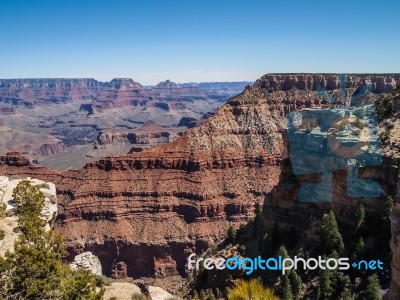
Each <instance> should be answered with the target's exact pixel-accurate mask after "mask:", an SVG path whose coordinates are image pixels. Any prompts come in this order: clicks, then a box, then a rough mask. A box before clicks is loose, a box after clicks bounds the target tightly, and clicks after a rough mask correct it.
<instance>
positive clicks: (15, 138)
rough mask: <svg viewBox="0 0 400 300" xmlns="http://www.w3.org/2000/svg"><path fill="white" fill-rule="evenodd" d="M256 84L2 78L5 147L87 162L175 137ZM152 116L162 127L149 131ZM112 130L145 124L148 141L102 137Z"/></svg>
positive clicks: (63, 163) (53, 161) (48, 160)
mask: <svg viewBox="0 0 400 300" xmlns="http://www.w3.org/2000/svg"><path fill="white" fill-rule="evenodd" d="M249 83H250V82H224V83H217V84H209V83H190V84H177V83H174V82H171V81H170V80H166V81H165V82H160V83H159V84H157V85H155V86H143V85H141V84H140V83H138V82H135V81H133V80H132V79H128V78H117V79H113V80H111V81H110V82H100V81H97V80H94V79H87V78H82V79H66V78H59V79H9V80H3V79H0V132H1V135H0V151H1V152H7V151H18V152H20V153H23V154H24V155H25V156H26V157H27V158H28V159H29V160H31V161H32V162H34V163H36V164H39V165H41V166H47V167H50V168H56V169H70V168H80V167H83V166H84V165H85V163H87V162H89V161H91V160H94V159H100V158H102V157H105V156H109V155H118V154H127V153H129V152H130V151H132V149H133V148H134V149H136V148H146V147H153V146H157V145H160V144H162V143H165V142H168V141H172V140H173V139H174V138H176V137H177V136H179V134H181V133H182V132H183V131H185V130H187V128H189V127H193V126H195V125H196V124H198V123H201V122H202V121H204V120H205V118H206V117H207V116H208V115H209V114H212V113H213V111H214V110H215V109H216V108H217V107H219V106H220V105H222V104H223V103H224V102H225V101H226V100H227V99H228V98H229V97H231V96H233V95H235V94H238V93H240V92H241V91H242V90H243V88H244V87H245V85H247V84H249ZM149 122H150V123H155V124H156V125H159V126H158V127H156V126H153V128H152V130H151V132H149V133H144V132H145V131H147V130H148V126H145V125H146V124H147V123H149ZM157 128H158V129H159V132H158V133H156V132H154V130H155V129H157ZM111 131H112V132H115V134H116V136H119V135H121V134H122V135H125V136H127V135H130V136H134V135H136V131H138V132H140V133H138V135H140V136H141V138H140V139H141V140H140V141H138V142H137V143H135V140H130V139H126V138H125V139H119V138H117V137H116V138H115V139H114V142H113V143H108V144H107V145H105V144H101V140H102V139H103V137H104V136H105V135H107V136H109V134H110V132H111ZM146 134H147V135H149V136H148V137H146V136H145V135H146ZM154 135H159V136H160V138H155V137H152V136H154ZM166 135H167V136H168V137H166ZM161 136H162V137H161ZM133 151H135V150H133Z"/></svg>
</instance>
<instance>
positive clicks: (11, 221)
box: [0, 153, 58, 256]
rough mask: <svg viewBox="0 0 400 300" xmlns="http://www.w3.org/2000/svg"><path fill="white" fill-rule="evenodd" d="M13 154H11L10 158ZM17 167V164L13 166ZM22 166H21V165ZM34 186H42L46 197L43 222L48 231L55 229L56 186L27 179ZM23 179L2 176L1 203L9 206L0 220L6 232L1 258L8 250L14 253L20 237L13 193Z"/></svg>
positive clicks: (0, 247) (0, 178)
mask: <svg viewBox="0 0 400 300" xmlns="http://www.w3.org/2000/svg"><path fill="white" fill-rule="evenodd" d="M10 155H11V154H10V153H9V156H10ZM12 166H15V164H12ZM20 166H21V165H20ZM26 180H29V181H30V182H31V184H33V185H40V186H41V188H40V191H41V192H42V193H43V194H44V196H45V205H44V207H43V209H42V211H41V213H40V216H41V218H42V219H43V220H46V229H47V230H50V228H52V227H53V225H54V222H55V219H56V216H57V212H58V209H57V203H56V200H57V195H56V188H55V185H54V184H53V183H51V182H44V181H42V180H38V179H31V178H29V177H28V178H26ZM20 181H21V179H10V178H8V177H7V176H0V203H5V204H6V205H7V209H6V217H5V218H4V219H2V220H0V225H1V226H0V228H1V229H2V230H4V231H5V238H4V240H2V241H0V256H2V255H4V254H5V252H6V251H7V250H9V251H12V249H13V248H14V241H15V240H16V239H17V237H18V234H19V233H18V231H17V230H15V229H16V228H17V226H18V224H17V221H18V215H16V214H15V208H14V206H13V203H12V193H13V190H14V188H15V187H16V186H17V185H18V183H19V182H20Z"/></svg>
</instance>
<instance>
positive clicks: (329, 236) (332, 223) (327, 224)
mask: <svg viewBox="0 0 400 300" xmlns="http://www.w3.org/2000/svg"><path fill="white" fill-rule="evenodd" d="M320 240H321V244H322V245H321V246H322V249H323V251H324V253H325V254H327V255H329V254H331V253H332V251H337V252H338V253H343V252H344V243H343V239H342V236H341V235H340V232H339V226H338V224H337V222H336V218H335V215H334V213H333V211H330V212H329V214H325V215H324V216H323V217H322V224H321V239H320Z"/></svg>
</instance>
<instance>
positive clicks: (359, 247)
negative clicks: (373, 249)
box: [354, 237, 365, 259]
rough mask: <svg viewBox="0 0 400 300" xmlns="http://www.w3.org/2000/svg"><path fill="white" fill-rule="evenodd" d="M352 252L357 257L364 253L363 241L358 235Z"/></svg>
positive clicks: (361, 256)
mask: <svg viewBox="0 0 400 300" xmlns="http://www.w3.org/2000/svg"><path fill="white" fill-rule="evenodd" d="M354 252H355V255H356V257H357V258H359V259H360V258H363V256H364V254H365V242H364V239H363V238H362V237H360V238H359V239H358V241H357V244H356V246H355V248H354Z"/></svg>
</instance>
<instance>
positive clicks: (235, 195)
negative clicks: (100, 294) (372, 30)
mask: <svg viewBox="0 0 400 300" xmlns="http://www.w3.org/2000/svg"><path fill="white" fill-rule="evenodd" d="M112 84H113V85H115V86H118V85H119V84H121V85H122V84H126V83H124V82H123V81H121V82H119V83H118V82H114V83H112ZM341 84H343V81H342V79H341V77H340V76H337V75H332V74H267V75H264V76H263V77H261V78H260V79H259V80H257V81H256V82H255V83H254V85H252V86H246V87H245V89H244V91H243V92H242V93H240V94H239V95H237V96H234V97H232V98H230V99H229V100H228V102H227V103H226V104H225V105H222V106H221V107H219V108H217V109H216V111H215V113H213V114H210V115H208V116H207V117H208V119H207V120H206V121H204V122H199V124H194V127H193V128H191V129H189V130H187V131H181V132H179V133H176V132H175V136H173V134H172V133H169V134H166V133H164V134H154V132H151V127H153V126H156V125H155V124H154V123H152V122H150V123H147V124H144V125H146V126H147V128H148V129H147V130H145V131H144V132H145V133H142V134H138V133H137V132H135V133H132V132H130V131H126V132H122V131H121V132H118V131H112V132H110V133H107V132H104V133H102V135H100V138H99V142H98V144H99V145H106V144H112V143H114V142H116V141H119V142H126V140H128V141H129V139H135V140H136V141H137V140H138V139H140V140H142V141H143V140H146V139H150V138H152V139H155V140H158V141H159V142H160V143H164V142H166V143H165V144H162V145H161V146H158V147H152V148H146V147H144V148H143V147H141V148H140V150H138V151H135V150H133V151H131V152H132V153H130V154H126V155H113V156H109V157H105V158H101V159H98V160H92V161H88V162H87V163H86V164H85V166H84V167H83V168H81V169H71V170H67V171H59V170H53V169H50V168H46V167H43V166H37V165H32V164H29V160H27V159H26V158H24V157H23V156H22V155H21V154H19V153H16V152H10V153H8V154H7V155H3V156H2V157H1V158H0V173H1V174H4V175H7V176H9V177H22V176H31V177H35V178H39V179H42V180H45V181H51V182H53V183H54V184H55V185H56V187H57V199H58V206H59V208H58V218H57V221H56V229H57V230H58V231H59V232H60V233H61V234H62V236H63V237H64V243H65V246H66V248H67V251H68V257H67V258H66V259H67V260H73V258H74V257H75V256H76V255H78V254H81V253H83V252H86V251H90V252H92V253H93V254H95V255H96V256H97V257H99V259H100V261H101V264H102V269H103V272H104V273H105V274H106V275H111V274H118V271H119V270H120V269H121V266H123V269H124V273H126V275H128V276H131V277H135V278H138V277H150V276H154V277H161V278H162V277H167V276H172V275H176V274H180V275H185V274H186V269H185V268H186V258H187V256H188V255H189V254H190V253H192V252H196V253H201V252H203V251H205V250H206V249H207V248H209V247H210V246H212V245H214V244H215V243H218V242H220V241H222V240H223V239H224V238H225V237H226V233H227V230H228V227H229V226H233V227H235V228H238V227H240V226H241V225H244V224H246V223H247V222H248V221H249V220H251V219H252V218H253V217H254V216H255V210H256V208H257V207H263V212H264V214H265V215H266V219H267V220H268V224H267V226H271V227H272V226H273V224H274V223H275V222H276V221H279V225H280V226H281V227H282V229H283V230H289V229H291V228H294V229H295V230H296V233H297V234H298V236H299V237H300V238H301V239H304V240H307V241H309V242H310V243H311V242H312V241H313V240H315V231H316V230H317V229H316V227H317V226H316V224H317V223H318V220H319V219H320V217H321V215H322V213H324V212H326V211H328V210H330V209H332V210H333V211H334V212H335V214H336V216H337V218H338V219H339V221H340V222H342V223H344V224H346V223H347V224H350V223H351V222H352V221H351V220H352V218H353V216H354V211H355V208H356V206H357V204H358V203H363V204H364V206H365V207H366V209H367V210H370V211H374V210H379V209H382V208H383V205H384V199H385V197H386V196H388V195H393V196H396V197H397V199H398V186H399V180H398V175H399V172H398V164H399V160H398V156H397V155H395V154H393V149H397V148H396V147H397V146H398V144H399V143H400V139H399V137H398V134H397V132H398V130H396V129H397V128H399V127H398V126H400V125H399V122H398V118H392V119H391V120H390V122H391V125H392V126H393V128H394V129H393V130H392V131H391V133H390V134H389V136H388V140H387V141H386V143H385V144H383V147H382V155H383V162H382V164H381V165H380V166H377V167H365V168H361V169H360V171H359V177H360V178H369V179H374V180H376V181H377V182H379V183H380V185H381V187H382V197H381V198H379V199H376V198H361V199H360V198H356V197H349V196H348V195H347V193H346V187H347V183H346V171H345V170H337V171H335V172H334V173H333V180H332V181H333V199H332V202H330V203H301V202H298V201H297V193H298V190H299V187H300V186H302V185H304V184H305V183H310V182H318V180H319V176H318V174H309V175H304V176H299V177H296V176H294V175H293V173H292V167H291V161H290V151H289V150H290V149H289V145H288V137H287V121H286V115H287V114H288V113H290V112H295V111H300V110H303V109H316V108H321V107H329V105H331V104H330V103H329V102H328V101H327V99H326V97H324V96H323V95H322V94H321V93H320V92H318V91H317V89H318V87H321V88H322V89H325V90H326V91H327V93H328V94H329V95H330V96H332V97H336V96H340V95H341V94H342V91H343V90H341ZM366 84H369V85H370V86H371V90H370V92H368V93H366V94H365V95H364V96H363V97H362V98H360V99H358V100H357V101H360V103H371V102H373V101H377V100H379V99H382V98H383V97H385V95H386V94H388V93H390V92H392V91H393V90H395V89H396V88H399V87H400V75H399V74H350V75H348V76H347V78H346V81H345V82H344V91H345V92H346V95H347V96H346V98H345V99H342V100H341V101H342V102H341V104H344V103H349V101H350V98H351V96H352V95H356V94H357V93H358V92H359V91H360V90H361V89H362V87H363V86H365V85H366ZM3 85H6V84H5V83H1V82H0V87H2V86H3ZM91 85H94V83H93V81H87V82H86V83H85V87H82V88H81V89H80V90H78V91H77V90H76V89H75V88H72V87H71V88H70V89H69V92H68V95H70V96H68V97H72V95H75V93H76V94H77V95H78V94H79V95H80V94H84V91H87V90H88V89H89V87H90V86H91ZM129 85H132V86H131V88H132V89H133V90H134V89H141V87H140V86H138V85H137V84H136V83H134V82H131V81H129ZM94 86H95V85H94ZM8 88H10V86H8ZM13 88H15V87H14V86H13ZM97 88H98V87H96V89H97ZM106 88H107V89H109V88H113V86H111V87H110V86H106ZM170 88H175V85H173V83H171V82H165V83H163V84H162V85H160V86H156V87H155V88H154V91H153V92H154V93H158V92H157V89H161V90H163V89H170ZM192 88H194V87H192V86H187V87H182V89H192ZM196 88H199V87H198V86H197V87H196ZM217 88H219V89H220V88H221V86H217ZM96 89H95V90H96ZM59 90H63V88H59V87H57V85H56V84H55V87H54V91H59ZM133 90H132V92H129V93H127V94H125V95H120V96H119V97H120V98H118V97H117V96H116V97H117V98H118V101H117V102H118V103H126V101H128V100H127V99H134V97H133V95H134V93H135V92H133ZM153 92H152V93H153ZM3 93H4V92H3ZM86 93H87V95H88V96H87V97H89V98H90V95H91V94H90V93H88V92H86ZM2 97H3V99H4V97H5V96H2ZM68 97H67V98H68ZM85 97H86V96H85ZM117 98H115V99H117ZM396 99H398V97H397V98H396V97H395V98H394V100H393V101H397V100H396ZM45 101H50V100H45ZM129 101H131V100H129ZM132 101H133V100H132ZM135 101H136V100H135ZM17 102H18V105H19V100H18V101H17ZM100 102H101V103H102V104H101V109H102V110H105V109H109V107H108V104H104V103H103V102H102V101H100V100H98V99H96V100H94V102H93V105H94V106H92V107H93V108H94V110H93V111H90V110H91V109H92V108H90V106H89V107H86V108H85V107H84V108H82V110H84V111H85V113H88V114H93V115H96V114H97V111H96V109H97V108H96V106H97V105H99V103H100ZM179 103H185V102H184V101H181V102H179ZM103 104H104V105H103ZM131 104H132V103H131ZM22 105H24V106H30V104H25V102H24V101H23V102H22ZM33 105H36V104H35V103H34V104H33ZM121 105H122V104H121ZM396 105H398V103H397V102H396V103H394V106H395V107H396ZM18 109H19V108H18ZM24 109H25V108H24ZM196 120H197V119H196ZM189 121H195V120H189ZM384 122H388V120H386V121H381V123H380V124H381V125H380V126H381V131H382V130H385V123H384ZM155 131H157V130H155ZM165 131H166V132H167V130H165ZM157 132H159V131H157ZM160 139H161V140H162V141H160ZM157 143H158V142H157ZM49 151H50V150H49ZM399 216H400V207H399V204H396V207H395V210H394V213H393V215H392V234H393V238H392V250H393V261H392V277H393V280H392V284H391V297H392V299H396V298H395V296H394V295H398V292H399V289H400V288H399V287H400V246H399V243H400V238H399V236H400V234H399V231H400V230H399V226H397V225H398V223H399V219H400V217H399Z"/></svg>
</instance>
